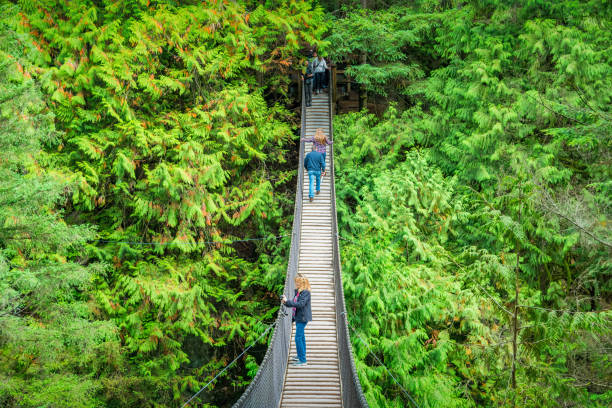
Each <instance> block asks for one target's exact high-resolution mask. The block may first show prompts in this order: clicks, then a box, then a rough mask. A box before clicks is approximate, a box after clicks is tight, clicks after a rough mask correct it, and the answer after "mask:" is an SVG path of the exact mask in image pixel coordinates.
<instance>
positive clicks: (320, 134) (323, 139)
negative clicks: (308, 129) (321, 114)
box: [314, 128, 327, 145]
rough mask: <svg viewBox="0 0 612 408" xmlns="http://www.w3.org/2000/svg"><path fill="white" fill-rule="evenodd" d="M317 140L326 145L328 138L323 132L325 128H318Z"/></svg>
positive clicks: (315, 136) (315, 137)
mask: <svg viewBox="0 0 612 408" xmlns="http://www.w3.org/2000/svg"><path fill="white" fill-rule="evenodd" d="M314 139H315V142H317V143H318V144H322V145H326V144H327V138H326V137H325V133H323V129H321V128H318V129H317V131H316V132H315V135H314Z"/></svg>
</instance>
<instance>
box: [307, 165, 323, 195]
mask: <svg viewBox="0 0 612 408" xmlns="http://www.w3.org/2000/svg"><path fill="white" fill-rule="evenodd" d="M315 179H316V182H317V191H319V190H321V171H314V170H308V197H314V191H313V189H312V185H313V184H314V183H315Z"/></svg>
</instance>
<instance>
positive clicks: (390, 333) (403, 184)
mask: <svg viewBox="0 0 612 408" xmlns="http://www.w3.org/2000/svg"><path fill="white" fill-rule="evenodd" d="M378 3H380V2H378ZM390 3H393V2H390ZM337 15H338V17H337V18H338V20H337V21H335V22H334V24H333V27H334V29H333V30H332V31H331V34H330V36H329V37H328V38H327V40H328V41H329V42H330V43H331V44H334V46H333V47H331V48H330V52H331V53H334V57H335V59H337V60H339V59H347V60H349V61H352V62H353V63H358V62H362V61H363V60H362V59H360V58H361V56H360V54H361V53H363V52H365V53H366V55H367V60H366V64H360V65H356V66H353V67H351V68H350V70H351V72H352V73H353V77H354V79H355V80H356V81H357V82H359V83H361V84H362V85H363V86H365V87H366V88H367V90H368V92H370V93H373V94H377V95H380V96H387V97H388V98H389V101H390V102H391V103H393V102H395V104H396V105H395V106H391V107H390V108H389V109H388V111H387V113H386V114H385V116H384V117H382V118H376V117H374V116H372V115H369V114H366V113H360V114H349V115H343V116H340V117H338V118H337V120H336V122H335V137H336V144H335V145H334V146H335V150H336V170H337V176H338V181H337V183H338V184H337V186H338V187H337V199H338V201H339V209H338V211H339V217H340V222H341V225H340V228H341V235H343V236H344V237H346V238H347V240H345V241H343V246H342V248H343V253H342V256H343V262H344V271H343V272H344V279H345V295H346V296H347V304H348V308H349V313H350V315H351V316H350V320H351V322H352V324H353V325H354V326H355V327H356V328H357V330H358V332H359V334H360V335H361V336H362V337H363V338H364V339H365V340H366V341H367V342H368V343H369V344H370V345H371V346H372V348H373V350H374V352H375V353H376V354H377V355H378V356H379V357H380V358H382V359H383V361H384V362H385V364H386V365H387V366H388V367H389V369H390V370H391V372H392V373H393V375H394V376H396V378H397V379H398V380H399V382H400V383H401V384H402V385H403V386H404V387H406V388H407V391H409V393H410V394H411V395H412V396H414V397H415V399H416V400H417V401H418V402H419V404H420V406H424V407H427V406H429V407H450V406H457V407H470V406H507V405H516V406H529V407H546V406H550V407H557V406H567V407H569V406H574V407H583V406H601V407H604V406H609V405H610V403H611V402H612V394H611V392H610V386H611V385H612V371H611V366H610V363H609V361H610V346H611V344H610V334H612V333H611V332H612V324H611V321H610V319H612V316H611V315H612V313H611V312H610V308H609V305H610V301H611V300H612V287H611V286H610V282H611V280H610V277H611V275H612V264H611V261H610V259H612V258H611V255H612V229H611V228H610V216H611V212H610V211H611V206H610V204H611V202H610V197H612V190H611V188H612V184H611V180H612V178H611V176H612V170H611V169H612V166H611V162H610V148H611V139H610V134H611V132H612V122H611V120H612V119H611V108H612V103H611V102H612V101H611V99H610V98H611V97H612V94H611V93H610V89H612V49H611V48H610V44H612V34H611V33H612V30H611V29H610V28H612V8H611V7H610V5H609V4H607V3H605V2H599V1H591V2H582V3H580V4H578V3H576V2H573V1H534V2H527V3H523V2H499V1H473V2H452V1H450V2H449V1H441V2H414V3H411V5H410V6H406V5H402V4H401V2H398V5H397V6H393V5H391V7H387V6H382V5H381V7H379V8H377V9H374V10H372V9H369V10H364V9H355V10H352V11H351V10H347V9H345V10H344V11H343V12H342V13H337ZM349 239H350V240H349ZM381 243H382V244H381ZM517 293H518V299H517V297H516V294H517ZM515 317H516V324H515ZM515 334H516V337H514V335H515ZM352 340H353V345H354V349H355V352H356V358H357V362H358V368H359V373H360V378H361V380H362V384H363V385H364V389H365V391H366V393H367V397H368V401H369V402H370V404H371V405H372V406H380V407H387V406H398V407H400V406H408V405H409V404H410V401H409V400H408V399H407V397H406V396H405V395H404V394H403V392H402V391H401V390H400V388H399V387H398V386H397V385H396V384H395V382H394V381H393V380H392V379H391V378H390V376H389V375H388V374H387V373H386V372H385V371H384V369H383V368H382V367H380V366H379V364H378V363H377V362H376V360H375V359H374V358H373V357H372V356H371V355H370V354H369V353H368V350H367V349H366V348H365V346H364V345H363V344H362V343H361V341H360V340H358V339H357V338H356V336H353V339H352ZM514 345H516V353H515V352H514V350H513V346H514ZM513 367H514V369H513ZM513 372H514V374H515V378H516V381H515V382H514V380H513V378H512V375H513Z"/></svg>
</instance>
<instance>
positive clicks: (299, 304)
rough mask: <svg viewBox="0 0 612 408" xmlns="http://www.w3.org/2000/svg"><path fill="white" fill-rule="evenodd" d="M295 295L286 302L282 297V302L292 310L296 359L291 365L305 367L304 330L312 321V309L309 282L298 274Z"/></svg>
mask: <svg viewBox="0 0 612 408" xmlns="http://www.w3.org/2000/svg"><path fill="white" fill-rule="evenodd" d="M295 287H296V289H295V295H294V297H293V300H288V299H287V298H286V297H285V295H283V298H282V302H283V303H284V304H285V306H288V307H292V308H293V321H295V350H296V351H297V357H296V358H294V362H293V363H291V365H292V366H294V367H305V366H306V365H307V362H306V336H305V335H304V329H305V328H306V325H307V324H308V322H310V321H312V309H311V307H310V282H308V279H307V278H306V277H305V276H303V275H301V274H298V276H296V277H295Z"/></svg>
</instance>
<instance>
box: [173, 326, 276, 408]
mask: <svg viewBox="0 0 612 408" xmlns="http://www.w3.org/2000/svg"><path fill="white" fill-rule="evenodd" d="M275 324H276V322H274V323H270V324H269V325H268V327H267V328H266V330H265V331H264V332H263V333H262V334H261V335H260V336H259V337H258V338H257V339H256V340H255V341H254V342H253V343H251V345H250V346H249V347H247V348H245V349H244V350H242V353H240V355H239V356H238V357H236V358H235V359H234V360H232V362H231V363H229V364H228V365H226V366H225V367H224V368H223V370H221V371H220V372H219V373H218V374H217V375H215V377H214V378H213V379H212V380H210V381H209V382H208V383H207V384H206V385H205V386H203V387H202V388H200V390H199V391H198V392H196V393H195V394H193V395H192V396H191V398H189V399H188V400H187V402H185V403H184V404H183V405H182V406H181V408H185V407H186V406H187V405H189V403H190V402H191V401H193V400H194V399H195V398H196V397H197V396H198V395H200V393H201V392H202V391H204V390H205V389H206V388H208V386H209V385H210V384H212V382H213V381H215V380H216V379H217V378H219V376H220V375H221V374H223V373H224V372H225V371H227V369H228V368H230V366H231V365H232V364H234V363H235V362H236V361H238V359H239V358H240V357H242V356H243V355H244V354H245V353H246V352H247V351H249V350H250V349H251V347H253V346H254V345H255V344H257V342H258V341H259V340H260V339H261V338H262V337H263V336H265V335H266V333H268V332H269V331H270V329H271V328H272V326H274V325H275Z"/></svg>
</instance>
